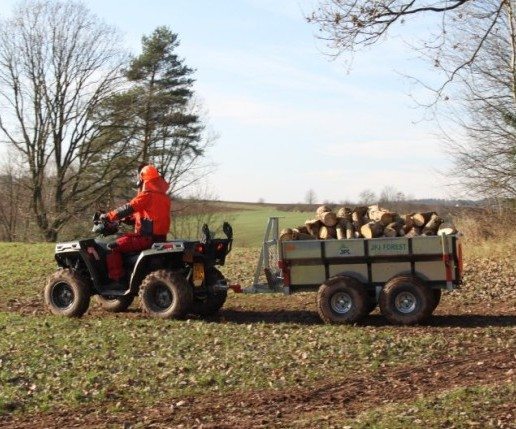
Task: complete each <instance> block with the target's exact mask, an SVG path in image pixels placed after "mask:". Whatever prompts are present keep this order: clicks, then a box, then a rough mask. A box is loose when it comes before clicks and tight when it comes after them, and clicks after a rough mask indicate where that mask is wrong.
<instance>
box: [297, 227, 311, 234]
mask: <svg viewBox="0 0 516 429" xmlns="http://www.w3.org/2000/svg"><path fill="white" fill-rule="evenodd" d="M296 229H297V230H298V231H299V233H300V234H310V232H309V231H308V228H307V226H306V225H300V226H298V227H297V228H296Z"/></svg>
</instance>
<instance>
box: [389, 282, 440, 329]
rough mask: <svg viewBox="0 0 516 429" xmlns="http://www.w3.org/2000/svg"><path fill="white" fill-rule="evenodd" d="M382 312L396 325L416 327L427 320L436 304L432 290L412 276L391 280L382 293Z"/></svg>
mask: <svg viewBox="0 0 516 429" xmlns="http://www.w3.org/2000/svg"><path fill="white" fill-rule="evenodd" d="M379 301H380V311H381V313H382V315H383V316H385V318H386V319H387V320H388V321H389V322H391V323H394V324H396V325H414V324H417V323H420V322H422V321H423V320H425V319H426V318H427V317H428V316H430V314H431V313H432V311H433V304H434V303H435V299H434V295H433V292H432V289H430V287H428V286H427V285H425V284H424V283H423V281H422V280H420V279H419V278H417V277H412V276H398V277H394V278H393V279H391V280H389V281H388V282H387V284H386V285H385V286H384V288H383V289H382V291H381V293H380V300H379Z"/></svg>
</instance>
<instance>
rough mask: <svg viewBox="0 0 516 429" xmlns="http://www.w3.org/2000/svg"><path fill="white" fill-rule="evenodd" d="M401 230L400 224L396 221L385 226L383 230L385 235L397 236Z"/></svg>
mask: <svg viewBox="0 0 516 429" xmlns="http://www.w3.org/2000/svg"><path fill="white" fill-rule="evenodd" d="M398 231H399V225H398V224H397V223H396V222H392V223H390V224H389V225H387V226H386V227H385V229H384V230H383V235H384V236H385V237H397V236H398V235H399V234H398Z"/></svg>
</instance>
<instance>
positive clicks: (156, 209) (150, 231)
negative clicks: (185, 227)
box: [107, 177, 171, 236]
mask: <svg viewBox="0 0 516 429" xmlns="http://www.w3.org/2000/svg"><path fill="white" fill-rule="evenodd" d="M167 189H168V183H167V182H166V181H165V180H164V179H163V178H162V177H158V178H156V179H152V180H149V181H146V182H144V184H143V188H142V190H141V191H140V192H138V194H137V195H136V197H134V198H133V199H132V200H131V201H130V202H129V203H127V204H124V205H123V206H121V207H119V208H117V209H115V210H112V211H110V212H109V213H108V214H107V218H108V219H109V220H111V221H113V220H117V219H123V218H125V217H128V216H131V217H133V218H134V232H136V233H137V234H140V235H165V236H166V235H167V234H168V231H169V229H170V206H171V202H170V197H169V196H168V194H167Z"/></svg>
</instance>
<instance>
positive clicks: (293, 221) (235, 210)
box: [183, 203, 311, 247]
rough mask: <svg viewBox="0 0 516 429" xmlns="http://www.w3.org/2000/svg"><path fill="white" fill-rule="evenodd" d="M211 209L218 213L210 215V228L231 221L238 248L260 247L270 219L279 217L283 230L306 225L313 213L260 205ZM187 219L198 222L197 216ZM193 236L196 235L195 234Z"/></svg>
mask: <svg viewBox="0 0 516 429" xmlns="http://www.w3.org/2000/svg"><path fill="white" fill-rule="evenodd" d="M210 209H217V213H215V214H211V215H210V216H211V217H210V220H209V221H208V223H209V226H210V228H213V229H215V228H218V227H220V225H221V224H222V222H223V221H229V223H230V224H231V225H232V226H233V231H234V239H235V245H236V246H238V247H257V246H260V245H261V243H262V241H263V237H264V234H265V229H266V227H267V221H268V219H269V217H273V216H276V217H279V218H280V229H281V228H287V227H296V226H298V225H302V224H304V223H305V220H307V219H308V218H310V216H311V213H306V212H298V211H281V210H277V209H276V207H274V206H262V205H258V204H247V205H246V204H243V203H225V204H224V205H222V206H218V207H217V206H212V207H210ZM226 210H227V211H226ZM186 218H187V219H188V218H189V219H190V221H191V222H192V223H195V222H197V217H196V216H195V215H190V216H187V217H186ZM199 227H200V225H199ZM197 229H198V228H193V230H197ZM193 234H194V235H195V232H194V233H193ZM183 238H184V237H183ZM186 238H195V237H186Z"/></svg>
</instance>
